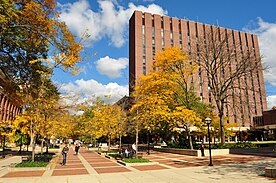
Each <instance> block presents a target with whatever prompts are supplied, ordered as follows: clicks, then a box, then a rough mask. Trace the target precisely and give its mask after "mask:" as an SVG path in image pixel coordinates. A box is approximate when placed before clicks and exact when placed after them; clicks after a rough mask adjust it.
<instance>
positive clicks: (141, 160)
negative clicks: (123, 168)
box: [123, 158, 151, 163]
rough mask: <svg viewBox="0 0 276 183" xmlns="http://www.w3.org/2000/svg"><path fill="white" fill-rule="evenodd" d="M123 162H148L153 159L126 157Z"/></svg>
mask: <svg viewBox="0 0 276 183" xmlns="http://www.w3.org/2000/svg"><path fill="white" fill-rule="evenodd" d="M123 162H126V163H148V162H151V161H150V160H148V159H144V158H124V159H123Z"/></svg>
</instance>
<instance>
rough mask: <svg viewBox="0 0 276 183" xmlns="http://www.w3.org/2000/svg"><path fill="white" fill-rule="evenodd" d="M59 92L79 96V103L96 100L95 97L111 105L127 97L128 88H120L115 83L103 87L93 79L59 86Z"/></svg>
mask: <svg viewBox="0 0 276 183" xmlns="http://www.w3.org/2000/svg"><path fill="white" fill-rule="evenodd" d="M61 91H62V92H63V93H66V94H69V95H71V96H76V95H78V96H80V97H81V99H79V103H80V101H85V100H86V99H90V98H94V99H96V97H99V98H100V99H101V100H103V101H105V102H106V103H110V104H113V103H115V102H117V101H118V100H119V99H121V98H122V97H123V96H125V95H128V86H127V85H126V86H120V85H118V84H117V83H108V84H107V85H103V84H101V83H99V82H97V81H95V80H93V79H91V80H83V79H80V80H76V81H75V82H74V83H72V82H70V83H67V84H63V85H62V86H61ZM106 96H108V97H106ZM69 103H70V101H69Z"/></svg>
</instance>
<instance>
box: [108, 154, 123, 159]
mask: <svg viewBox="0 0 276 183" xmlns="http://www.w3.org/2000/svg"><path fill="white" fill-rule="evenodd" d="M108 156H111V157H112V158H120V157H121V155H120V154H117V153H111V154H108Z"/></svg>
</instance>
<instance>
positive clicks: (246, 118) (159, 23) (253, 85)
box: [129, 11, 267, 127]
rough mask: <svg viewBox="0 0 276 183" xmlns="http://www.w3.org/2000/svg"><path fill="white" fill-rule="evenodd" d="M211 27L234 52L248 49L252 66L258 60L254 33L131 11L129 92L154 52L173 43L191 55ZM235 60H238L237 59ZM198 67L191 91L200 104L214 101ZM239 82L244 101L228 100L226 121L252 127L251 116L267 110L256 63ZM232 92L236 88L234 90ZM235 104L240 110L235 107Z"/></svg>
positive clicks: (259, 65)
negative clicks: (254, 69)
mask: <svg viewBox="0 0 276 183" xmlns="http://www.w3.org/2000/svg"><path fill="white" fill-rule="evenodd" d="M215 29H216V30H219V32H223V33H225V34H227V35H230V36H228V37H227V44H228V45H227V46H229V47H234V46H237V45H238V46H239V48H240V50H237V52H239V51H240V52H242V51H248V52H249V51H250V53H251V52H252V58H253V60H252V63H255V64H256V65H257V63H260V61H261V58H260V51H259V46H258V38H257V36H256V35H253V34H249V33H244V32H239V31H236V30H231V29H227V28H222V27H217V26H213V25H208V24H202V23H198V22H193V21H189V20H183V19H178V18H170V17H168V16H160V15H155V14H154V15H152V14H150V13H142V12H140V11H135V12H134V13H133V15H132V17H131V18H130V20H129V79H130V81H129V84H130V85H129V91H130V93H131V92H132V91H133V87H134V85H135V80H136V79H137V78H138V77H139V76H140V75H143V74H145V75H146V74H147V73H149V72H150V69H151V68H150V67H151V65H152V60H153V58H154V56H155V51H157V50H162V48H164V47H169V46H175V47H179V48H180V49H182V50H183V51H184V52H185V53H187V54H189V55H192V54H195V53H196V52H197V49H198V43H199V42H203V41H204V40H203V39H205V37H204V36H203V35H204V34H206V32H210V31H211V32H212V31H213V30H215ZM236 60H237V61H239V60H241V58H237V59H236ZM234 66H235V65H234V61H232V62H231V66H229V69H234ZM230 67H231V68H230ZM201 70H202V72H201V73H200V74H199V72H198V71H197V72H194V74H193V76H192V78H193V83H194V86H195V92H196V94H197V95H198V96H199V97H200V98H201V99H202V101H203V102H204V103H209V102H210V101H214V97H213V96H212V95H210V94H209V92H208V81H207V74H206V71H204V69H202V68H201ZM241 81H242V82H240V81H239V83H238V81H236V83H235V84H236V85H238V84H239V85H240V87H243V88H246V89H245V90H239V92H240V95H241V98H242V99H243V100H241V101H246V103H244V102H236V104H235V105H234V104H233V103H234V101H235V100H237V99H230V101H229V104H230V105H232V106H229V107H228V108H227V109H226V110H227V114H228V118H229V122H230V123H231V122H237V121H238V123H239V125H240V126H243V127H251V126H253V121H252V120H253V117H254V116H260V115H261V114H262V112H263V111H266V110H267V103H266V93H265V87H264V78H263V72H262V67H261V64H258V70H257V71H256V72H254V73H253V72H252V73H251V75H247V77H245V76H244V77H243V78H241ZM233 91H234V90H233ZM235 92H237V91H236V90H235ZM231 102H232V103H231ZM211 103H213V102H211ZM237 103H238V104H237ZM213 105H214V103H213ZM237 107H238V108H239V107H240V108H241V109H242V110H236V108H237Z"/></svg>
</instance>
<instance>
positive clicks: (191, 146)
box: [186, 126, 194, 149]
mask: <svg viewBox="0 0 276 183" xmlns="http://www.w3.org/2000/svg"><path fill="white" fill-rule="evenodd" d="M186 132H187V135H188V139H189V143H190V148H191V149H194V147H193V142H192V138H191V134H190V130H189V128H188V126H186Z"/></svg>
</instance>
